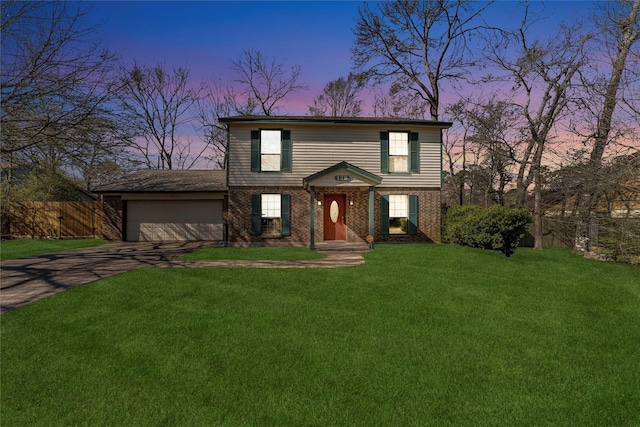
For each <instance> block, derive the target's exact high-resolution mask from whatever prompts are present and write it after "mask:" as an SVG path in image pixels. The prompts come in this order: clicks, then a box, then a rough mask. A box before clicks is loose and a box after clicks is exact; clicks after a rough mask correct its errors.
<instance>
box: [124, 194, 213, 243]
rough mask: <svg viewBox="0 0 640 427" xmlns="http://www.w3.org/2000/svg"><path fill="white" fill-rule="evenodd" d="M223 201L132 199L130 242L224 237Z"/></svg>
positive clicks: (130, 208) (128, 227)
mask: <svg viewBox="0 0 640 427" xmlns="http://www.w3.org/2000/svg"><path fill="white" fill-rule="evenodd" d="M222 205H223V203H222V200H182V201H180V202H176V201H167V200H129V201H127V221H126V228H127V230H126V236H127V239H126V240H127V241H129V242H138V241H143V242H154V241H176V240H223V239H224V224H223V215H222Z"/></svg>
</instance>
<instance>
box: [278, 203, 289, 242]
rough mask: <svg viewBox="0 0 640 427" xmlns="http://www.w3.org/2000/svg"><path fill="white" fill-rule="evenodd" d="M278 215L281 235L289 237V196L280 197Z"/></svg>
mask: <svg viewBox="0 0 640 427" xmlns="http://www.w3.org/2000/svg"><path fill="white" fill-rule="evenodd" d="M280 215H281V220H280V221H281V226H282V235H283V236H291V196H290V195H288V194H283V195H281V196H280Z"/></svg>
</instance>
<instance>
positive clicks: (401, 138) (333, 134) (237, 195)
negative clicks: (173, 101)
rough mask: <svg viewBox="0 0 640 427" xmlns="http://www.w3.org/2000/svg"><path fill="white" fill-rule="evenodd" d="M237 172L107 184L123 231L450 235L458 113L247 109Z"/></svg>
mask: <svg viewBox="0 0 640 427" xmlns="http://www.w3.org/2000/svg"><path fill="white" fill-rule="evenodd" d="M220 122H221V123H222V124H225V125H226V126H227V127H228V146H227V158H228V161H227V168H226V171H158V170H146V171H138V172H136V173H134V174H133V175H132V176H130V177H128V178H126V179H124V180H121V181H118V182H114V183H111V184H108V185H105V186H103V187H102V188H101V189H98V190H97V192H99V193H102V195H103V200H104V211H105V215H104V224H105V225H104V231H103V233H104V235H105V238H109V239H114V240H127V241H137V240H152V241H154V240H223V241H226V242H228V243H229V244H230V245H258V244H266V245H308V246H310V247H315V245H316V244H320V243H321V242H330V241H331V242H350V243H364V242H367V241H368V240H373V241H374V242H439V241H440V238H441V236H440V233H441V231H440V229H441V210H440V188H441V170H442V167H441V145H442V136H441V135H442V130H443V129H447V128H449V127H450V126H451V123H448V122H435V121H427V120H406V119H382V118H336V117H291V116H235V117H226V118H222V119H220Z"/></svg>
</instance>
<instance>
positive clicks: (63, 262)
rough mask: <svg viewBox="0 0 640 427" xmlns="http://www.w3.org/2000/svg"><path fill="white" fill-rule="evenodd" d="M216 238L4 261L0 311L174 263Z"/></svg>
mask: <svg viewBox="0 0 640 427" xmlns="http://www.w3.org/2000/svg"><path fill="white" fill-rule="evenodd" d="M214 245H215V243H212V242H171V243H142V242H141V243H113V244H109V245H103V246H98V247H92V248H84V249H75V250H71V251H65V252H59V253H54V254H44V255H37V256H33V257H29V258H21V259H14V260H9V261H3V262H2V263H1V264H0V270H1V271H0V313H5V312H7V311H9V310H13V309H14V308H17V307H20V306H22V305H25V304H28V303H30V302H33V301H37V300H39V299H42V298H45V297H47V296H49V295H53V294H56V293H58V292H62V291H64V290H67V289H71V288H74V287H76V286H79V285H83V284H85V283H89V282H93V281H94V280H98V279H103V278H105V277H109V276H113V275H114V274H118V273H123V272H125V271H130V270H135V269H137V268H140V267H155V266H162V267H166V266H170V265H171V260H172V259H174V258H175V257H177V256H179V255H183V254H186V253H189V252H193V251H194V250H196V249H200V248H203V247H210V246H214Z"/></svg>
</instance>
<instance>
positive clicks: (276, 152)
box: [251, 129, 291, 172]
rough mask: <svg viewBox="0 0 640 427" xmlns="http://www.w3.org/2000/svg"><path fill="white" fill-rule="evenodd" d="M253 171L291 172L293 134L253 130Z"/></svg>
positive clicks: (270, 130) (274, 130)
mask: <svg viewBox="0 0 640 427" xmlns="http://www.w3.org/2000/svg"><path fill="white" fill-rule="evenodd" d="M251 171H252V172H287V171H291V132H290V131H288V130H282V129H261V130H259V131H258V130H252V131H251Z"/></svg>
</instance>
